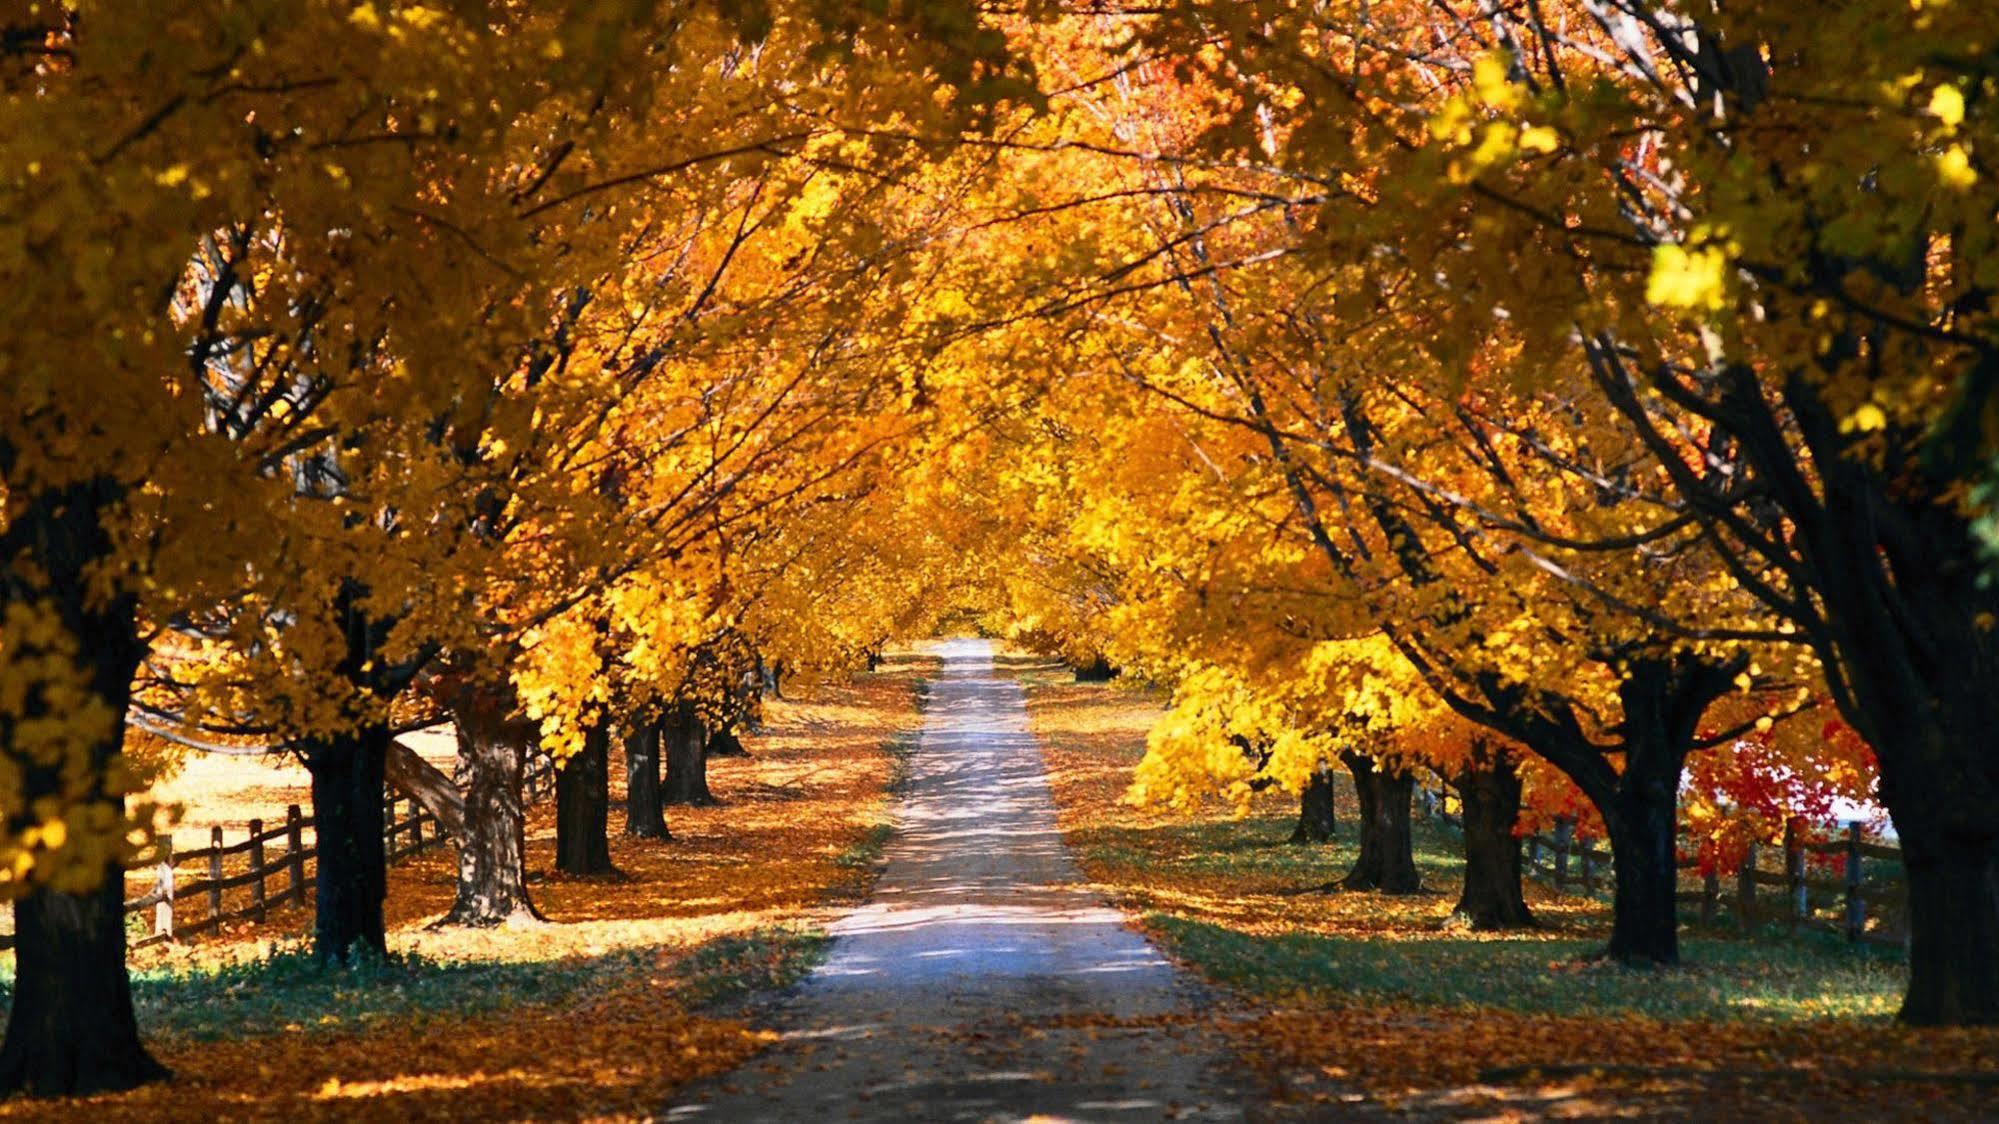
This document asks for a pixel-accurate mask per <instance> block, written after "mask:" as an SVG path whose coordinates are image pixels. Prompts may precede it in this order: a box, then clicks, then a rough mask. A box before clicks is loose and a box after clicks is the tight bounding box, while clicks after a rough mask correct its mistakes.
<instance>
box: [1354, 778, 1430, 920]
mask: <svg viewBox="0 0 1999 1124" xmlns="http://www.w3.org/2000/svg"><path fill="white" fill-rule="evenodd" d="M1340 760H1342V761H1344V762H1346V766H1347V769H1348V770H1349V771H1350V772H1352V773H1353V782H1354V791H1355V792H1357V793H1359V794H1360V857H1359V858H1358V859H1357V860H1355V862H1354V865H1353V869H1352V870H1350V871H1348V872H1347V876H1346V877H1345V878H1343V879H1341V880H1340V885H1342V886H1344V887H1345V888H1347V889H1349V890H1376V891H1379V892H1381V893H1384V894H1414V893H1418V892H1420V891H1421V890H1422V889H1423V881H1422V879H1421V878H1420V877H1418V876H1417V874H1416V851H1415V841H1414V839H1413V838H1412V837H1411V835H1410V830H1409V803H1410V798H1411V797H1412V796H1414V795H1415V791H1416V778H1414V777H1412V776H1410V775H1409V774H1408V773H1406V772H1405V773H1386V772H1383V771H1382V770H1381V769H1378V768H1376V767H1375V763H1374V759H1373V758H1371V757H1369V756H1367V755H1366V754H1362V753H1351V752H1349V753H1342V754H1340Z"/></svg>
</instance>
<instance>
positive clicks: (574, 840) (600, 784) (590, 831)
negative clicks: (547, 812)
mask: <svg viewBox="0 0 1999 1124" xmlns="http://www.w3.org/2000/svg"><path fill="white" fill-rule="evenodd" d="M610 756H611V731H610V728H609V727H608V726H605V725H603V724H601V723H600V724H598V725H595V726H592V727H591V728H590V729H589V730H587V731H585V732H584V735H583V748H582V749H581V750H579V751H577V753H576V754H575V755H574V756H572V757H571V758H570V759H569V760H567V761H565V762H563V763H562V770H561V771H560V772H558V773H557V774H556V775H555V869H557V870H559V871H561V872H562V873H564V874H575V875H596V874H611V873H613V872H614V871H615V869H616V868H614V867H613V866H612V865H611V838H610V834H609V820H610V808H611V777H610Z"/></svg>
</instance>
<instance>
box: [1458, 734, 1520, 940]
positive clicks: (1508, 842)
mask: <svg viewBox="0 0 1999 1124" xmlns="http://www.w3.org/2000/svg"><path fill="white" fill-rule="evenodd" d="M1455 784H1456V786H1457V790H1458V802H1459V803H1460V804H1462V805H1463V811H1464V829H1465V885H1464V891H1463V892H1462V893H1461V894H1459V895H1458V904H1457V906H1456V907H1455V908H1453V909H1452V910H1451V916H1452V918H1454V919H1456V920H1459V921H1462V922H1463V923H1464V924H1466V925H1469V926H1470V927H1471V928H1473V929H1478V930H1484V931H1493V930H1501V929H1521V928H1528V927H1530V926H1532V925H1533V924H1534V915H1533V914H1532V913H1531V912H1529V911H1528V909H1527V899H1526V897H1525V895H1524V894H1522V892H1521V888H1520V877H1521V873H1522V871H1521V863H1520V839H1519V837H1518V836H1516V835H1514V834H1513V826H1514V824H1515V823H1517V822H1518V821H1519V819H1520V771H1519V769H1518V767H1516V766H1515V764H1514V763H1513V761H1512V760H1511V759H1510V758H1508V757H1506V756H1505V755H1503V754H1500V753H1497V752H1495V751H1493V750H1491V749H1490V748H1488V747H1482V746H1475V747H1474V748H1473V752H1472V757H1471V761H1470V763H1469V764H1467V765H1466V767H1465V768H1464V769H1463V770H1462V771H1461V772H1459V773H1458V776H1457V778H1456V781H1455Z"/></svg>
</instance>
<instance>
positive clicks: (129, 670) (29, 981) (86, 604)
mask: <svg viewBox="0 0 1999 1124" xmlns="http://www.w3.org/2000/svg"><path fill="white" fill-rule="evenodd" d="M14 463H15V453H14V449H13V447H12V446H11V445H9V444H8V443H7V442H6V441H5V440H4V439H0V478H9V479H10V478H11V471H12V468H13V466H14ZM123 495H124V488H123V486H122V485H120V484H119V483H118V482H117V481H115V480H112V479H110V478H108V477H98V478H95V479H89V480H82V481H79V482H77V483H75V484H72V485H70V486H68V487H65V488H61V489H45V490H42V491H39V492H36V493H33V494H32V495H31V494H29V493H27V492H26V490H25V489H23V488H16V489H15V490H14V491H13V492H12V494H10V495H7V496H5V497H0V504H4V507H0V559H4V560H5V563H6V564H5V567H4V569H0V592H4V604H5V605H6V606H15V605H23V604H35V603H41V604H45V605H48V606H51V607H53V608H54V610H55V611H56V612H57V614H59V616H60V617H61V620H62V624H63V628H64V630H65V631H66V632H67V633H68V634H69V636H70V637H73V638H74V640H75V642H76V649H75V652H74V653H73V654H69V653H60V652H59V650H56V649H36V648H34V647H32V646H30V645H28V644H27V643H25V642H19V641H18V640H17V643H19V645H20V647H21V650H20V651H16V652H10V653H9V654H10V656H11V657H13V658H14V659H16V660H20V659H25V658H28V657H30V656H33V655H44V656H48V657H51V658H63V659H75V660H80V661H86V662H85V663H84V668H85V669H86V670H87V671H88V673H89V692H90V699H91V701H92V702H94V703H96V704H97V705H100V706H102V707H103V708H104V709H103V712H104V713H105V714H106V715H108V716H109V717H110V722H109V724H108V729H107V730H106V731H105V732H104V734H103V736H102V737H101V738H100V739H99V740H97V741H95V742H94V743H92V744H91V745H90V746H89V748H88V750H87V751H86V757H85V760H84V762H83V764H85V765H87V771H86V772H85V773H84V775H83V776H82V777H81V778H79V777H77V776H75V775H73V774H71V775H65V774H66V773H67V772H69V771H68V770H65V769H63V768H62V767H61V764H51V763H49V762H45V761H39V760H36V759H34V758H32V757H29V756H27V755H24V754H21V753H20V752H19V751H18V750H17V749H15V748H14V747H16V746H18V745H19V742H18V741H17V740H16V734H17V730H18V723H19V722H21V721H23V720H26V719H33V718H43V717H46V716H48V709H49V706H48V700H47V699H45V698H43V697H41V692H40V691H39V690H35V691H30V692H28V693H27V694H26V697H24V698H17V699H16V700H15V708H17V709H14V710H12V711H11V713H7V714H0V747H6V749H7V757H8V763H9V764H11V765H12V766H14V768H15V769H16V770H18V771H17V772H16V773H15V777H14V783H15V784H16V785H18V786H19V787H18V789H17V791H16V792H15V797H16V799H18V800H20V801H21V803H22V805H23V806H31V805H32V803H33V801H35V800H36V799H38V798H40V797H43V796H58V795H60V794H62V793H64V792H68V793H69V794H70V796H71V798H72V799H73V798H74V797H75V796H76V795H77V793H76V791H75V788H76V784H77V781H78V780H79V779H81V780H83V781H86V782H88V784H89V786H90V787H89V789H88V790H87V792H86V793H85V794H86V795H88V796H89V797H90V798H91V799H92V801H93V802H94V803H96V804H99V805H101V806H104V807H107V808H108V809H109V810H110V812H111V813H112V814H113V815H114V816H117V817H118V818H119V819H121V820H122V818H123V816H124V811H125V801H124V797H123V796H120V795H116V794H113V793H108V792H105V791H103V780H104V776H105V771H106V769H107V768H108V766H109V765H110V763H111V761H112V760H113V759H114V758H116V757H117V756H118V754H119V753H120V752H121V750H122V748H123V746H124V741H125V711H126V708H127V707H128V706H129V705H130V702H131V690H132V677H133V675H134V673H135V672H136V671H137V670H138V667H139V663H140V661H141V660H142V659H144V658H145V653H146V648H145V645H144V643H143V642H142V641H141V640H140V637H139V630H138V609H137V603H136V600H135V598H133V597H132V596H131V595H130V594H129V593H125V592H122V591H119V590H118V589H117V588H116V586H115V584H114V586H113V588H112V590H111V592H110V594H109V595H108V596H107V595H101V594H93V592H92V590H91V588H90V587H91V585H92V580H91V579H92V571H93V569H94V568H95V567H96V566H97V564H98V563H99V562H101V561H102V560H104V559H106V558H109V557H111V556H112V555H113V554H114V553H115V546H114V544H113V542H112V539H111V535H110V533H109V532H108V531H107V530H106V529H105V522H104V517H105V514H106V511H107V509H109V508H112V507H115V506H116V505H117V504H118V503H119V502H120V501H121V500H122V498H123ZM116 573H117V572H116V571H112V572H110V574H107V575H99V576H111V577H115V576H116ZM12 670H14V669H10V672H11V671H12ZM30 679H31V681H32V677H30ZM56 717H59V718H68V717H71V716H69V715H57V716H56ZM67 763H68V762H63V763H62V764H67ZM12 826H16V827H18V826H19V825H18V824H16V825H12ZM99 874H100V876H101V879H102V880H101V882H100V883H99V884H98V886H97V888H96V889H94V890H92V891H90V892H87V893H83V894H68V893H62V892H60V891H57V890H52V889H50V888H48V887H47V886H40V887H37V888H35V889H32V890H30V891H29V892H28V893H27V894H26V895H24V896H23V897H21V898H18V899H16V901H15V902H14V949H15V953H14V955H15V972H14V995H13V1002H12V1004H11V1005H10V1007H9V1008H8V1012H7V1032H6V1039H5V1041H4V1043H0V1096H6V1095H9V1094H13V1093H21V1092H25V1093H30V1094H33V1095H36V1096H62V1095H83V1094H89V1093H101V1092H111V1091H117V1090H123V1089H130V1088H133V1087H134V1086H137V1085H141V1084H144V1083H145V1082H148V1081H156V1080H160V1079H162V1078H165V1077H167V1076H168V1072H167V1070H166V1069H165V1067H163V1066H161V1065H160V1064H159V1063H158V1062H156V1061H154V1060H153V1058H152V1056H151V1055H150V1054H148V1053H147V1052H146V1048H145V1046H144V1045H143V1044H142V1043H141V1042H140V1041H139V1026H138V1021H137V1020H136V1019H135V1018H134V1016H133V1010H132V983H131V977H130V975H129V974H128V972H127V970H126V967H125V913H124V896H125V879H124V872H123V871H122V870H120V869H119V866H118V863H117V862H115V861H106V862H104V863H102V864H101V865H100V869H99Z"/></svg>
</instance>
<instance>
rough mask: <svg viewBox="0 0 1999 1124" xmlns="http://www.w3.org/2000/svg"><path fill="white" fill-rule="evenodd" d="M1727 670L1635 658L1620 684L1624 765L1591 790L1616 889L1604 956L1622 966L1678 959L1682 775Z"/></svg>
mask: <svg viewBox="0 0 1999 1124" xmlns="http://www.w3.org/2000/svg"><path fill="white" fill-rule="evenodd" d="M1729 678H1730V673H1729V671H1727V670H1725V669H1722V668H1719V667H1716V666H1713V665H1707V664H1701V663H1697V662H1692V661H1686V660H1679V661H1674V662H1667V661H1661V660H1649V661H1636V662H1634V663H1633V664H1632V665H1631V667H1630V670H1629V671H1628V672H1627V673H1626V675H1625V679H1624V682H1623V684H1622V685H1621V686H1620V688H1619V698H1620V700H1621V701H1622V703H1623V706H1624V768H1623V770H1622V771H1620V772H1619V773H1618V774H1617V776H1616V781H1615V784H1614V786H1613V787H1611V788H1610V790H1609V791H1608V792H1602V791H1599V792H1595V793H1591V792H1590V790H1589V788H1585V789H1584V792H1585V793H1586V794H1589V795H1590V797H1591V799H1592V801H1593V802H1594V803H1595V804H1596V806H1597V812H1598V814H1599V815H1601V816H1602V817H1603V826H1604V830H1605V832H1606V833H1608V834H1609V836H1610V854H1611V861H1612V862H1613V863H1614V864H1615V865H1616V868H1617V871H1616V873H1617V891H1616V894H1615V896H1614V897H1613V899H1612V902H1611V929H1610V946H1609V947H1608V948H1607V949H1605V950H1604V951H1605V954H1606V955H1607V956H1609V957H1610V958H1611V959H1612V960H1617V961H1620V962H1622V963H1626V964H1678V963H1679V962H1680V905H1679V888H1680V868H1679V843H1678V838H1677V837H1678V834H1679V831H1678V828H1679V811H1680V775H1681V774H1682V773H1683V772H1684V771H1685V769H1686V763H1687V753H1688V751H1689V749H1690V747H1691V746H1692V744H1693V740H1694V733H1695V730H1696V728H1697V726H1698V723H1699V721H1700V716H1701V714H1702V713H1703V712H1704V711H1706V709H1707V707H1708V705H1709V704H1710V703H1712V702H1713V701H1714V699H1715V698H1717V697H1719V696H1720V694H1721V692H1722V691H1724V690H1726V689H1727V686H1728V682H1729Z"/></svg>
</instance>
